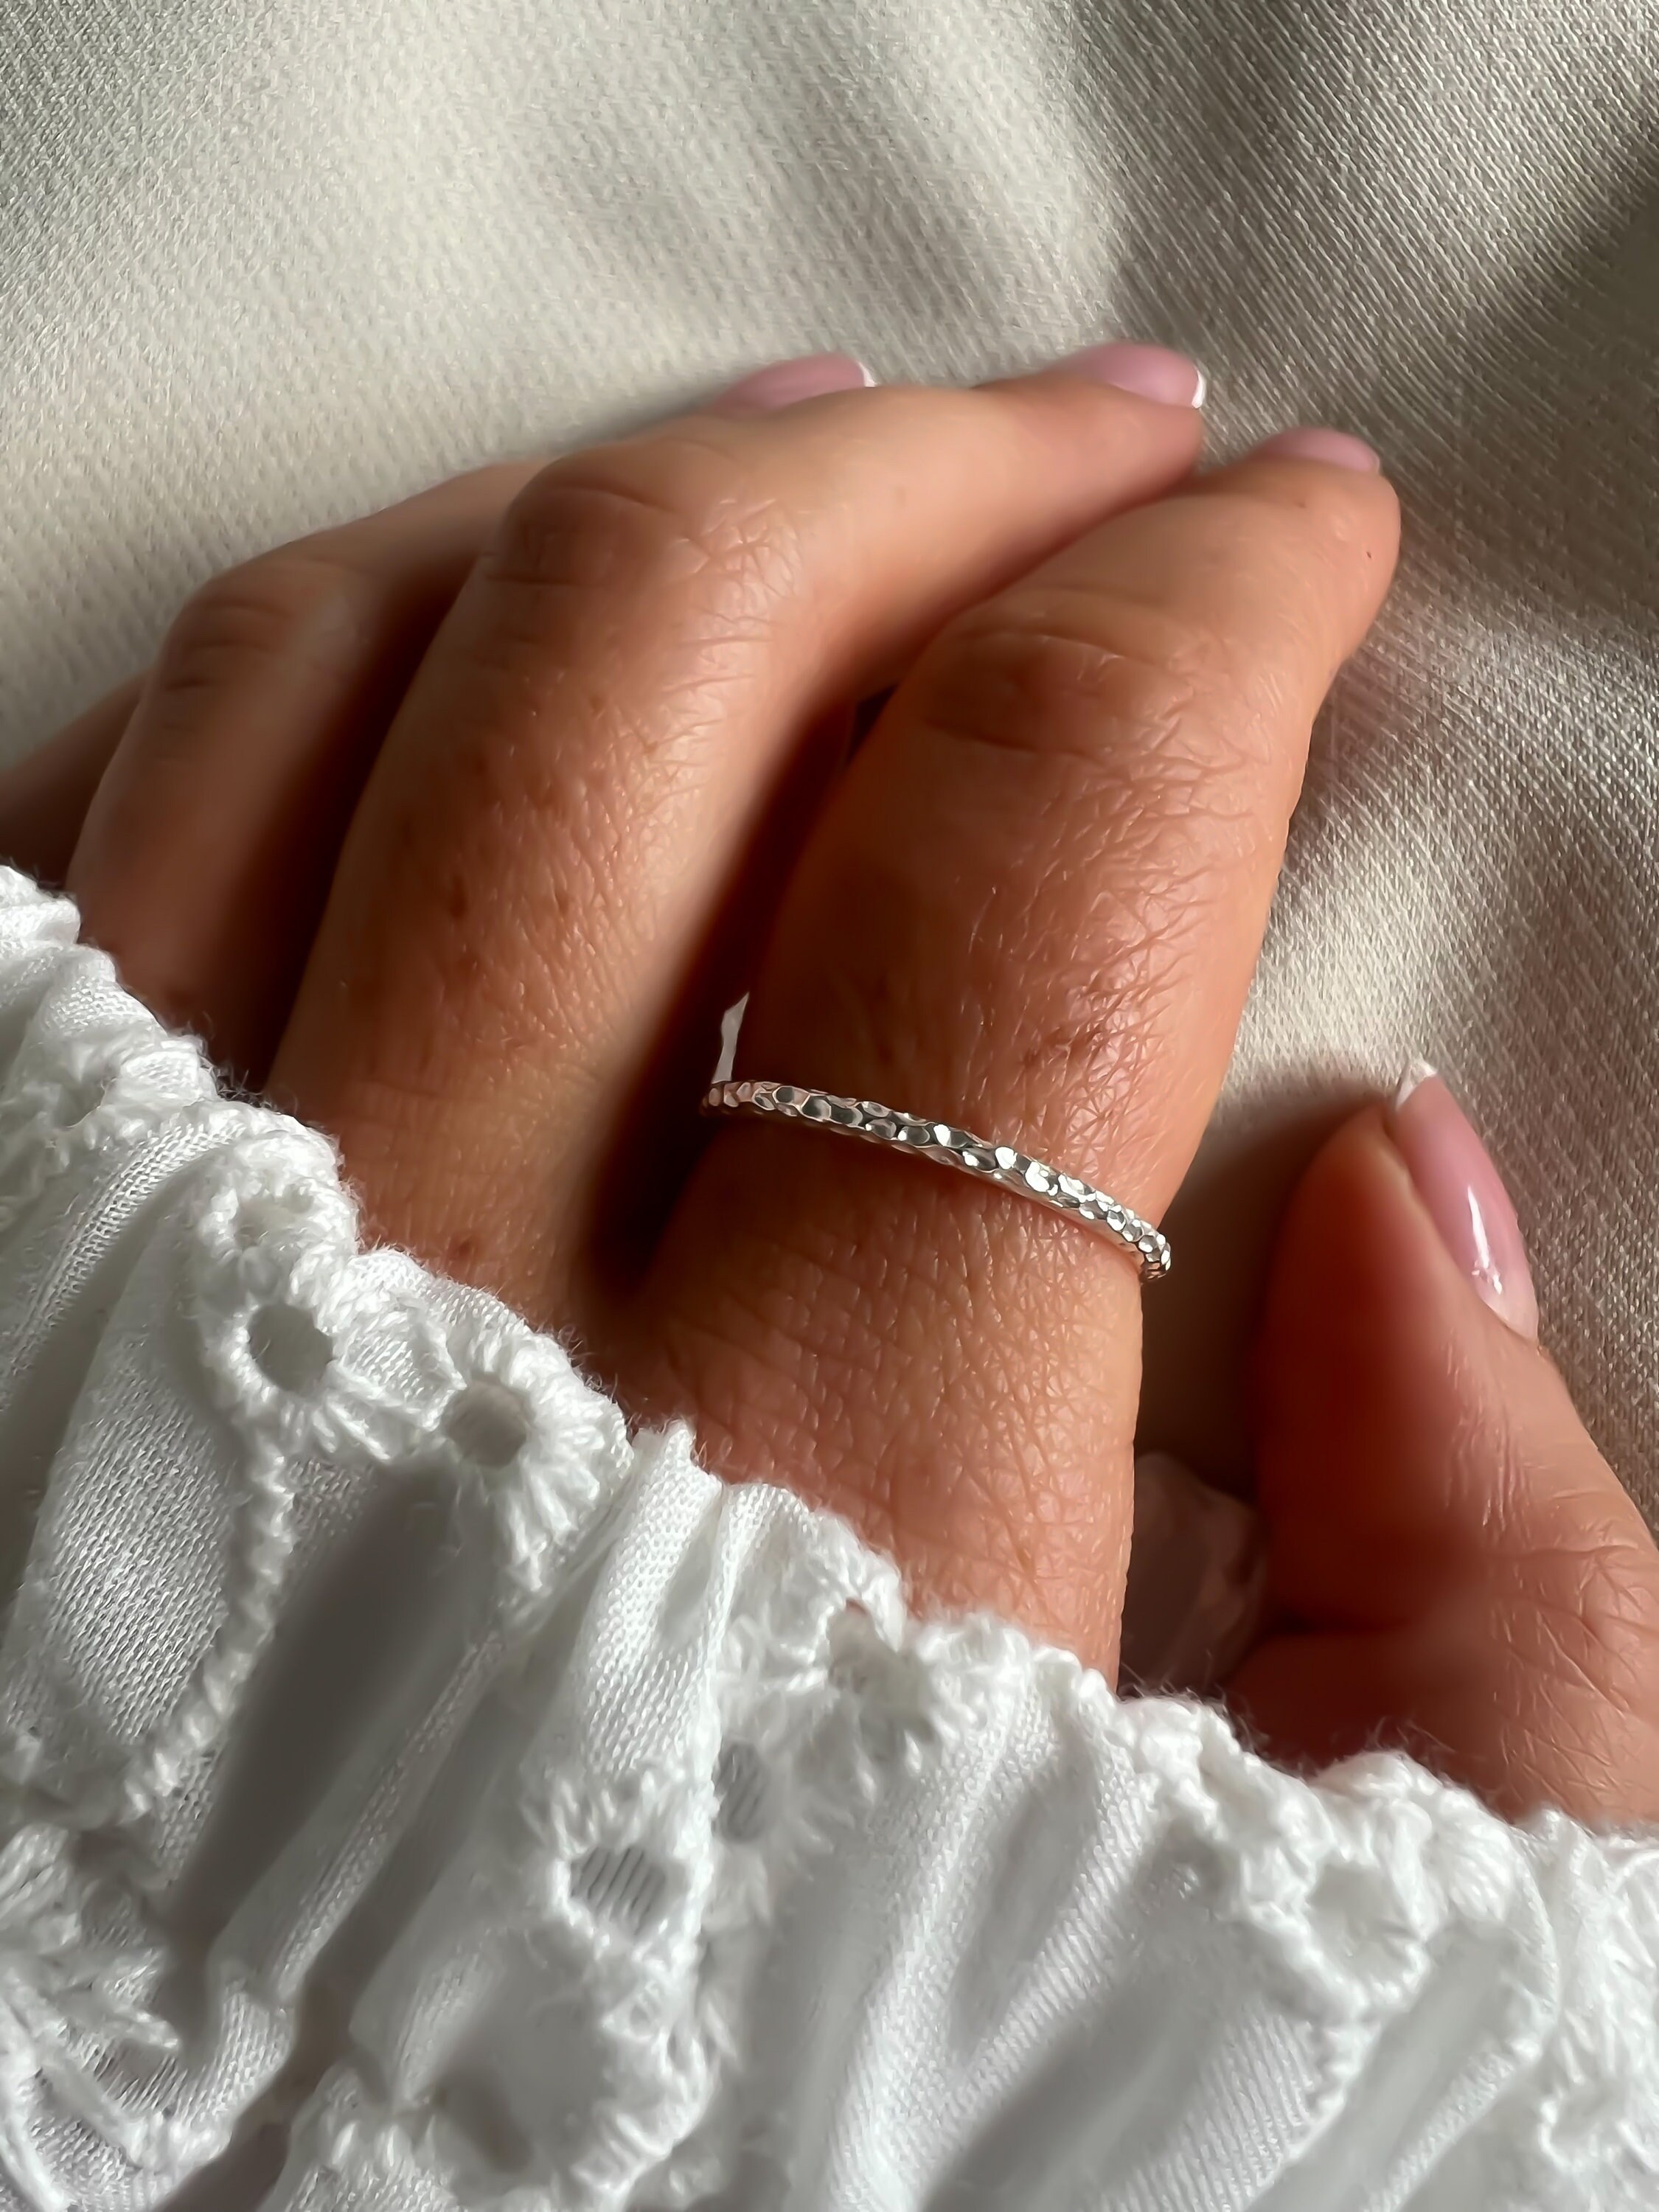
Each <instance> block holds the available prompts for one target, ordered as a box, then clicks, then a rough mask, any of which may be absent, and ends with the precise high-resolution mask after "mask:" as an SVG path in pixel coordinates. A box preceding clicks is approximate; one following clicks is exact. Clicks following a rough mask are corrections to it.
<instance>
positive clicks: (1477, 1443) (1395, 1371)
mask: <svg viewBox="0 0 1659 2212" xmlns="http://www.w3.org/2000/svg"><path fill="white" fill-rule="evenodd" d="M1391 1128H1392V1131H1393V1134H1391V1133H1390V1130H1391ZM1536 1319H1537V1307H1536V1304H1535V1302H1534V1297H1533V1293H1532V1288H1531V1283H1530V1279H1529V1276H1528V1270H1527V1266H1526V1260H1525V1255H1524V1252H1523V1250H1522V1246H1521V1243H1520V1232H1519V1230H1518V1228H1517V1226H1516V1222H1515V1216H1514V1212H1513V1209H1512V1207H1511V1206H1510V1201H1509V1200H1508V1198H1507V1197H1506V1196H1505V1194H1504V1189H1503V1186H1502V1183H1501V1182H1499V1180H1498V1175H1497V1170H1496V1169H1495V1168H1494V1167H1493V1166H1492V1163H1491V1160H1490V1158H1489V1157H1488V1156H1487V1155H1486V1152H1484V1150H1483V1148H1482V1147H1481V1146H1480V1143H1479V1140H1478V1139H1476V1138H1475V1136H1474V1132H1473V1130H1472V1129H1471V1127H1470V1126H1469V1124H1468V1121H1467V1120H1466V1119H1465V1118H1464V1116H1463V1115H1462V1113H1461V1112H1460V1111H1459V1109H1458V1108H1457V1107H1456V1105H1455V1103H1454V1101H1453V1099H1452V1097H1451V1094H1450V1092H1449V1090H1448V1089H1447V1087H1446V1085H1444V1084H1443V1082H1441V1081H1440V1080H1439V1079H1432V1078H1431V1079H1429V1080H1428V1081H1426V1082H1425V1083H1423V1084H1422V1085H1419V1088H1418V1090H1417V1091H1416V1092H1415V1093H1414V1094H1413V1097H1411V1098H1409V1099H1408V1100H1407V1102H1406V1103H1405V1105H1404V1106H1403V1108H1402V1109H1401V1112H1400V1113H1399V1115H1397V1116H1395V1117H1389V1118H1385V1116H1384V1115H1383V1114H1381V1113H1380V1112H1378V1111H1377V1110H1376V1109H1374V1108H1373V1109H1367V1110H1366V1111H1365V1112H1364V1113H1363V1114H1361V1115H1358V1116H1357V1117H1355V1118H1354V1119H1353V1120H1352V1121H1349V1122H1347V1123H1346V1125H1345V1126H1344V1127H1343V1128H1342V1129H1341V1130H1340V1132H1339V1133H1337V1135H1336V1136H1335V1137H1334V1138H1333V1139H1331V1141H1330V1142H1329V1143H1328V1145H1327V1146H1326V1147H1325V1148H1324V1150H1323V1151H1322V1152H1321V1153H1320V1155H1319V1156H1318V1158H1316V1160H1315V1162H1314V1164H1313V1165H1312V1166H1311V1167H1310V1169H1309V1170H1308V1172H1307V1175H1306V1176H1305V1177H1304V1181H1303V1182H1302V1184H1301V1186H1300V1188H1298V1190H1297V1194H1296V1197H1295V1199H1294V1200H1293V1201H1292V1204H1291V1209H1290V1212H1289V1213H1288V1214H1287V1216H1286V1218H1285V1226H1284V1231H1283V1234H1282V1237H1281V1239H1280V1243H1279V1250H1278V1254H1277V1256H1276V1259H1275V1262H1274V1267H1273V1279H1272V1284H1271V1287H1270V1291H1269V1298H1268V1304H1267V1315H1266V1319H1265V1323H1264V1329H1263V1335H1262V1340H1261V1366H1260V1392H1259V1416H1260V1419H1259V1431H1258V1486H1259V1498H1260V1504H1261V1510H1262V1511H1263V1513H1264V1514H1265V1516H1266V1517H1267V1523H1268V1528H1269V1532H1270V1535H1269V1541H1270V1578H1271V1587H1272V1592H1273V1599H1274V1601H1276V1603H1277V1604H1278V1605H1279V1607H1283V1608H1285V1609H1287V1610H1288V1611H1289V1613H1291V1615H1292V1616H1294V1617H1296V1618H1297V1620H1299V1621H1300V1622H1301V1624H1302V1627H1301V1629H1300V1631H1299V1632H1292V1633H1285V1634H1282V1635H1279V1636H1277V1637H1274V1638H1270V1639H1269V1640H1268V1641H1267V1643H1265V1644H1263V1645H1262V1646H1261V1648H1260V1649H1259V1650H1257V1651H1256V1652H1255V1654H1253V1655H1252V1656H1251V1657H1250V1658H1249V1660H1248V1661H1247V1662H1245V1664H1244V1666H1243V1668H1241V1669H1240V1671H1239V1673H1238V1674H1237V1676H1236V1678H1235V1680H1234V1681H1233V1684H1232V1686H1231V1697H1232V1699H1233V1701H1234V1703H1235V1704H1236V1705H1237V1710H1238V1711H1239V1712H1240V1713H1241V1715H1242V1716H1243V1718H1244V1719H1245V1721H1246V1723H1247V1724H1248V1725H1249V1726H1250V1727H1251V1728H1252V1729H1254V1731H1255V1733H1256V1735H1258V1737H1259V1738H1260V1739H1261V1741H1262V1742H1263V1744H1264V1747H1266V1748H1267V1749H1269V1750H1270V1751H1271V1752H1272V1753H1273V1755H1275V1756H1276V1757H1278V1758H1279V1759H1281V1760H1283V1761H1285V1762H1288V1763H1291V1764H1294V1765H1324V1764H1326V1763H1327V1762H1328V1760H1330V1759H1334V1758H1336V1757H1340V1756H1341V1755H1343V1754H1344V1753H1348V1752H1352V1751H1358V1750H1361V1749H1365V1748H1370V1747H1375V1746H1376V1744H1378V1743H1385V1744H1395V1745H1401V1746H1403V1747H1407V1748H1408V1749H1411V1750H1413V1751H1415V1752H1416V1753H1419V1756H1423V1757H1425V1758H1427V1759H1429V1760H1430V1762H1431V1764H1433V1765H1437V1767H1439V1768H1440V1769H1441V1770H1442V1771H1444V1772H1446V1773H1447V1774H1449V1776H1450V1777H1451V1778H1453V1779H1454V1780H1456V1781H1459V1782H1462V1783H1463V1784H1465V1785H1466V1786H1467V1787H1468V1788H1470V1789H1473V1790H1478V1791H1479V1792H1480V1794H1481V1795H1482V1796H1486V1798H1488V1799H1489V1800H1490V1801H1491V1802H1493V1803H1495V1804H1497V1805H1498V1806H1500V1807H1501V1808H1503V1809H1504V1811H1505V1812H1509V1813H1513V1814H1524V1813H1527V1812H1529V1811H1531V1810H1532V1809H1534V1808H1535V1807H1536V1806H1537V1805H1539V1804H1540V1803H1549V1804H1555V1805H1559V1806H1562V1807H1564V1808H1565V1809H1567V1810H1568V1811H1570V1812H1572V1813H1574V1814H1576V1815H1577V1816H1578V1817H1579V1818H1581V1819H1587V1820H1608V1819H1613V1820H1631V1819H1633V1820H1652V1819H1653V1818H1654V1817H1655V1816H1656V1814H1659V1552H1656V1549H1655V1547H1654V1544H1653V1541H1652V1539H1651V1537H1650V1535H1649V1534H1648V1531H1647V1529H1646V1528H1645V1526H1644V1523H1643V1521H1642V1519H1641V1516H1640V1515H1639V1514H1638V1511H1637V1510H1636V1507H1635V1506H1634V1504H1632V1501H1631V1500H1630V1498H1628V1497H1627V1496H1626V1492H1625V1491H1624V1489H1623V1488H1622V1486H1620V1483H1619V1481H1618V1480H1617V1478H1616V1477H1615V1476H1614V1474H1613V1471H1612V1469H1611V1468H1609V1467H1608V1466H1607V1462H1605V1460H1603V1459H1602V1457H1601V1454H1600V1453H1599V1452H1598V1451H1597V1449H1596V1448H1595V1444H1594V1443H1593V1442H1592V1441H1591V1439H1590V1437H1589V1434H1588V1433H1587V1431H1585V1429H1584V1427H1583V1423H1582V1422H1581V1421H1580V1420H1579V1419H1578V1416H1577V1413H1576V1412H1575V1411H1574V1409H1573V1407H1572V1404H1571V1400H1570V1398H1569V1396H1568V1394H1567V1391H1566V1389H1565V1385H1564V1383H1563V1382H1562V1380H1561V1377H1560V1376H1559V1373H1558V1372H1557V1370H1556V1369H1555V1367H1554V1366H1553V1364H1552V1363H1551V1361H1550V1360H1549V1358H1547V1355H1546V1354H1545V1353H1544V1352H1542V1351H1541V1350H1540V1349H1539V1347H1538V1345H1537V1343H1536V1342H1535V1340H1534V1336H1535V1329H1536Z"/></svg>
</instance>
